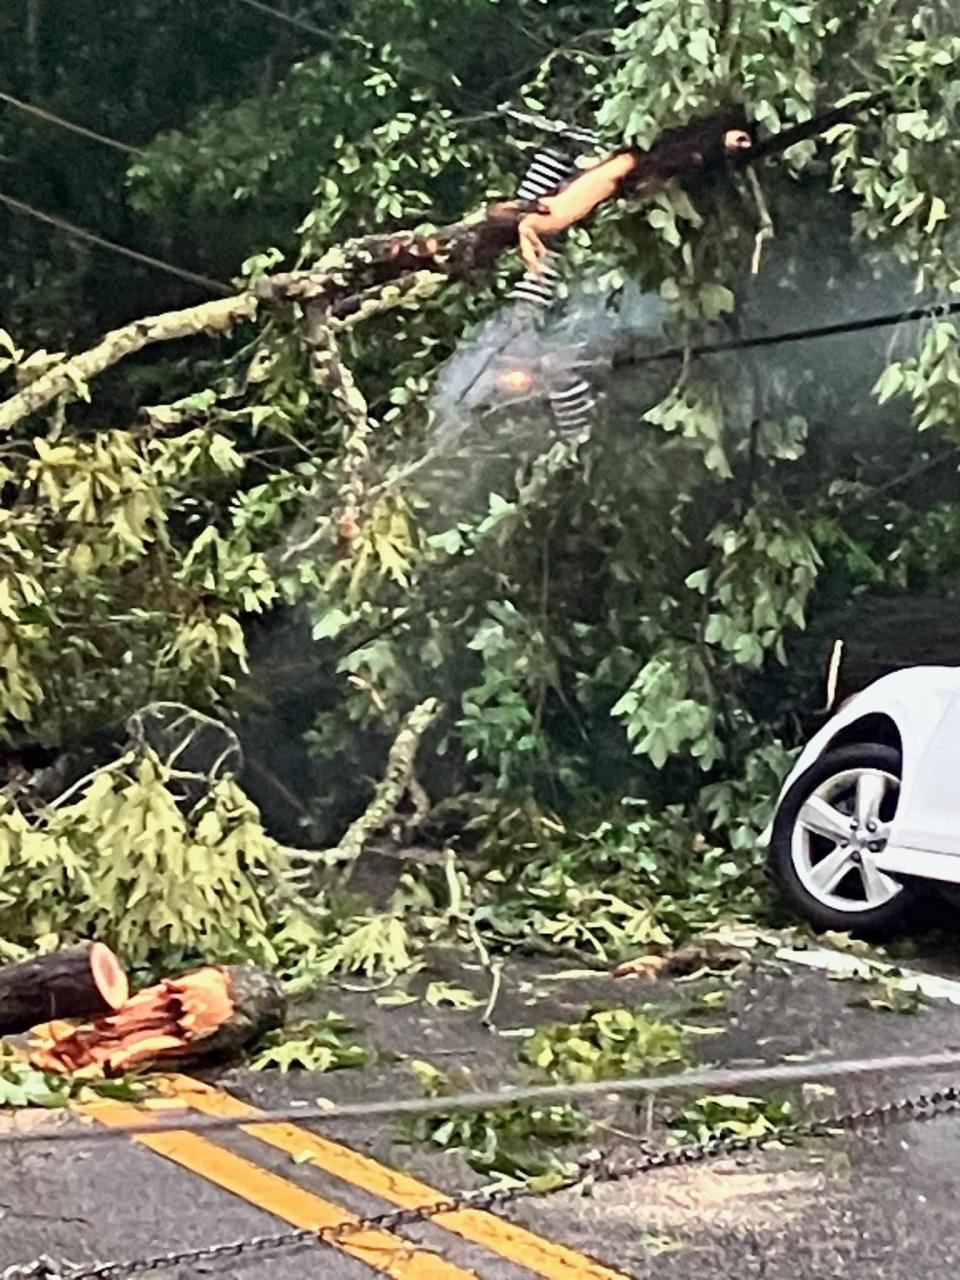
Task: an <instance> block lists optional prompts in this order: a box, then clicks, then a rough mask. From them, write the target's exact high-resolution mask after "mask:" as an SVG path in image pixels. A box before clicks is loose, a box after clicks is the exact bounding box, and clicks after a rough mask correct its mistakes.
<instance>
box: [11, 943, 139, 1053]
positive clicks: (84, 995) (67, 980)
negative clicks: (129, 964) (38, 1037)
mask: <svg viewBox="0 0 960 1280" xmlns="http://www.w3.org/2000/svg"><path fill="white" fill-rule="evenodd" d="M128 994H129V984H128V982H127V975H126V973H125V972H124V970H123V967H122V966H121V964H120V961H119V960H118V959H117V957H116V956H115V955H114V954H113V952H112V951H111V950H110V949H109V947H105V946H104V945H103V943H102V942H93V943H85V944H84V945H83V946H79V947H68V948H67V949H66V950H64V951H55V952H53V954H52V955H49V956H39V957H37V959H35V960H24V961H22V962H21V963H20V964H10V965H5V966H4V967H3V968H2V969H0V1035H16V1034H17V1033H18V1032H20V1031H26V1030H28V1028H30V1027H33V1026H36V1024H37V1023H38V1022H44V1021H45V1020H47V1019H50V1018H92V1017H97V1016H99V1015H100V1014H104V1013H111V1012H112V1011H113V1010H114V1009H118V1008H119V1007H120V1005H122V1004H123V1002H124V1001H125V1000H126V998H127V995H128Z"/></svg>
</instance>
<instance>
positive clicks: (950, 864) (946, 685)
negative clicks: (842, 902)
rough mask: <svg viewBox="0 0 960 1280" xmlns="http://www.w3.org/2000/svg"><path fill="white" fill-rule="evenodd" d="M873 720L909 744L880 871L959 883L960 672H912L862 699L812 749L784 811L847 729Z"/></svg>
mask: <svg viewBox="0 0 960 1280" xmlns="http://www.w3.org/2000/svg"><path fill="white" fill-rule="evenodd" d="M870 715H883V716H887V717H888V718H889V719H890V720H892V721H893V722H894V723H895V725H896V726H897V729H898V731H899V734H900V739H901V742H902V744H903V774H902V778H901V782H900V800H899V803H898V805H897V814H896V817H895V818H894V820H893V823H892V824H891V829H890V840H889V843H888V845H887V847H886V848H885V849H884V850H883V852H882V853H881V854H879V855H878V857H877V862H876V865H877V867H878V868H879V869H880V870H881V871H893V872H901V873H907V874H911V875H919V876H924V877H928V878H930V879H933V880H950V881H956V882H958V883H960V668H956V667H932V666H931V667H909V668H907V669H905V670H903V671H895V672H893V673H892V674H890V675H888V676H883V677H882V678H881V679H880V680H877V681H876V682H875V683H874V684H872V685H870V686H869V687H868V688H867V689H865V690H864V691H863V692H862V693H860V694H857V696H856V697H855V698H853V699H852V700H851V701H850V702H848V703H847V704H846V706H844V707H843V708H842V709H841V710H840V711H839V712H838V713H837V714H836V715H835V716H834V717H833V718H832V719H831V720H830V721H828V723H827V724H825V725H824V726H823V728H822V729H820V730H819V732H817V733H816V734H815V735H814V736H813V737H812V738H811V739H810V741H809V742H808V743H807V745H806V747H805V748H804V750H803V752H802V753H801V755H800V756H799V758H798V759H797V762H796V764H795V765H794V767H793V769H792V770H791V772H790V774H789V776H788V778H787V780H786V782H785V783H784V786H783V789H782V791H781V793H780V799H779V801H778V805H779V803H780V802H782V800H783V797H784V795H785V794H786V793H787V791H788V790H789V789H790V787H791V786H792V785H793V784H794V782H796V780H797V779H798V778H799V777H800V776H801V775H802V774H803V773H805V772H806V770H807V769H809V768H810V767H811V765H813V764H815V763H816V762H817V760H818V759H819V758H820V756H821V755H822V754H823V753H824V752H825V751H826V750H828V749H829V748H830V746H831V745H832V743H833V741H834V739H835V738H836V737H837V735H838V734H839V733H840V732H841V731H842V730H844V729H847V728H848V727H849V726H851V725H854V724H856V722H857V721H858V720H862V719H863V718H864V716H870ZM869 737H870V735H869V732H867V733H866V734H865V737H864V740H869Z"/></svg>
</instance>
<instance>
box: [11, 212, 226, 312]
mask: <svg viewBox="0 0 960 1280" xmlns="http://www.w3.org/2000/svg"><path fill="white" fill-rule="evenodd" d="M0 204H4V205H6V206H7V208H8V209H12V210H13V212H14V213H20V214H23V215H24V216H25V217H28V218H33V219H35V220H36V221H37V222H43V223H45V224H46V225H47V226H50V227H54V228H55V229H56V230H57V231H60V232H62V233H63V234H64V235H68V236H72V237H73V238H74V239H77V240H83V241H85V242H86V243H87V244H92V245H95V246H96V247H97V248H98V249H104V250H106V251H107V252H108V253H116V254H118V255H120V256H121V257H123V258H129V259H130V260H131V261H132V262H139V263H140V264H141V266H145V267H152V268H153V269H154V270H155V271H165V272H166V273H167V275H171V276H177V277H179V279H181V280H187V281H189V282H190V283H191V284H197V285H202V286H203V288H204V289H210V290H211V291H212V292H213V293H217V294H220V295H221V297H229V296H230V294H232V293H233V292H234V290H233V289H231V288H230V286H229V285H227V284H224V283H223V281H222V280H214V279H213V278H212V277H211V276H204V275H200V274H198V273H197V272H196V271H188V270H187V269H186V268H185V267H178V266H175V265H174V264H173V263H172V262H164V261H163V260H162V259H161V258H154V257H152V256H151V255H150V254H149V253H141V252H140V251H139V249H129V248H127V246H126V245H123V244H117V243H116V241H114V240H106V239H104V237H103V236H98V235H96V234H95V233H94V232H92V231H87V230H86V229H85V228H84V227H78V226H77V225H76V224H75V223H73V222H68V221H67V220H66V219H65V218H58V217H55V216H54V215H53V214H52V213H44V212H43V210H42V209H35V208H34V207H33V205H30V204H27V203H26V202H25V201H23V200H17V199H16V198H15V197H14V196H8V195H7V194H6V193H5V192H3V191H0Z"/></svg>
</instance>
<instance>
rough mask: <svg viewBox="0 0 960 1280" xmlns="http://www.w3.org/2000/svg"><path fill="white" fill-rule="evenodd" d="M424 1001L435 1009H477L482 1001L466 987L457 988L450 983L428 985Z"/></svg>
mask: <svg viewBox="0 0 960 1280" xmlns="http://www.w3.org/2000/svg"><path fill="white" fill-rule="evenodd" d="M423 998H424V1000H425V1001H426V1002H427V1004H429V1005H432V1006H433V1007H434V1008H435V1009H440V1008H443V1007H444V1006H446V1007H447V1008H450V1009H459V1010H464V1009H476V1007H477V1005H479V1004H480V1001H479V1000H478V999H477V997H476V996H475V995H474V994H473V992H472V991H468V990H467V989H466V987H455V986H452V985H451V984H450V983H449V982H431V983H429V984H428V985H427V990H426V992H425V993H424V997H423Z"/></svg>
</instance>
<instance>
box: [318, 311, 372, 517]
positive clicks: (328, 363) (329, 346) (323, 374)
mask: <svg viewBox="0 0 960 1280" xmlns="http://www.w3.org/2000/svg"><path fill="white" fill-rule="evenodd" d="M306 314H307V350H308V351H309V353H310V368H311V371H312V373H313V379H314V381H315V382H316V383H317V384H318V385H319V386H322V387H324V388H326V390H327V391H329V392H330V394H331V396H332V397H333V400H334V403H335V404H336V406H337V408H338V409H339V410H340V414H341V416H342V417H343V422H344V433H343V461H342V469H343V483H342V485H341V487H340V511H339V512H338V513H337V523H338V524H339V526H340V529H341V532H342V533H343V534H344V536H346V537H348V538H349V537H350V536H351V534H352V531H353V528H354V526H355V524H356V513H357V511H358V510H359V508H360V502H361V499H362V495H363V489H364V473H365V471H366V469H367V466H368V464H369V461H370V446H369V436H370V430H371V425H370V416H369V413H368V410H367V402H366V400H365V399H364V396H363V392H362V391H361V390H360V388H359V386H358V385H357V381H356V379H355V378H354V376H353V374H352V373H351V372H350V370H349V369H348V368H347V366H346V364H345V363H344V361H343V357H342V356H341V355H340V347H339V344H338V342H337V339H336V337H335V336H334V333H333V330H332V329H331V327H330V314H329V311H328V310H327V308H326V307H324V306H323V305H322V304H321V303H319V302H312V303H310V304H309V305H308V306H307V308H306Z"/></svg>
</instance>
